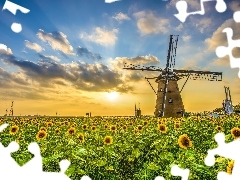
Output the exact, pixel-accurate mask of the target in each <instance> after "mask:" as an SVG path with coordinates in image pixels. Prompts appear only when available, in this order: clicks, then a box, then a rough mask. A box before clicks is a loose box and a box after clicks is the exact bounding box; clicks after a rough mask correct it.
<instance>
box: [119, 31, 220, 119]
mask: <svg viewBox="0 0 240 180" xmlns="http://www.w3.org/2000/svg"><path fill="white" fill-rule="evenodd" d="M177 43H178V35H170V41H169V47H168V55H167V64H166V67H165V68H164V69H161V68H159V67H155V66H149V67H144V66H141V65H133V64H130V65H126V63H125V65H124V68H123V69H128V70H142V71H158V72H160V75H159V76H158V77H153V78H146V77H145V79H146V80H147V81H148V83H149V84H150V86H151V88H152V89H153V91H154V93H155V94H156V96H157V99H156V106H155V112H154V115H155V117H182V116H183V114H184V112H185V110H184V105H183V101H182V98H181V92H182V90H183V88H184V86H185V85H186V83H187V81H188V79H189V78H190V79H193V80H197V79H205V80H209V81H222V73H221V72H210V71H195V70H178V69H174V66H175V59H176V50H177ZM184 77H186V81H185V83H184V84H183V86H182V88H181V89H180V90H179V87H178V83H177V82H178V80H180V79H182V78H184ZM149 79H155V82H156V83H157V84H158V91H157V92H156V91H155V90H154V88H153V86H152V85H151V83H150V81H149Z"/></svg>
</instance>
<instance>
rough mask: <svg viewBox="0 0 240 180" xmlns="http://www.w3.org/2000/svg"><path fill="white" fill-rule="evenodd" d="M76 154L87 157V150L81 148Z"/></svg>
mask: <svg viewBox="0 0 240 180" xmlns="http://www.w3.org/2000/svg"><path fill="white" fill-rule="evenodd" d="M76 154H77V155H86V154H87V150H86V149H85V148H79V149H78V150H77V151H76Z"/></svg>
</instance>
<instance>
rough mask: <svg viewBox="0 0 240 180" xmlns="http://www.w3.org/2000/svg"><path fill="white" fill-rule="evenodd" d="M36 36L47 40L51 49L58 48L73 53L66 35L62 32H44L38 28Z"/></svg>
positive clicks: (66, 52)
mask: <svg viewBox="0 0 240 180" xmlns="http://www.w3.org/2000/svg"><path fill="white" fill-rule="evenodd" d="M37 36H38V38H39V39H41V40H42V41H44V42H48V43H49V45H50V46H51V47H52V49H54V50H59V51H61V52H63V53H65V54H69V55H74V53H73V47H72V46H71V45H70V43H69V41H68V40H67V36H66V35H65V34H63V33H62V32H53V33H45V32H44V31H43V30H41V29H40V30H39V31H38V33H37Z"/></svg>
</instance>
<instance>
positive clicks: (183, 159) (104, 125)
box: [0, 115, 240, 180]
mask: <svg viewBox="0 0 240 180" xmlns="http://www.w3.org/2000/svg"><path fill="white" fill-rule="evenodd" d="M239 119H240V116H237V115H231V116H224V117H218V118H212V117H207V116H205V117H197V116H190V117H187V118H179V119H173V118H167V119H166V118H160V119H158V118H154V117H149V116H146V117H141V118H135V117H91V118H88V117H77V118H56V117H55V118H54V117H36V118H31V117H28V118H25V117H18V118H17V117H15V118H9V117H8V118H7V117H3V118H2V119H1V124H3V123H8V124H9V126H8V127H7V128H6V129H5V130H4V131H3V132H1V133H0V141H1V143H2V144H3V145H4V146H7V145H8V144H9V143H10V142H11V141H14V140H15V141H17V142H18V143H19V144H20V150H19V151H18V152H15V153H13V154H12V157H13V158H14V159H15V160H16V161H17V162H18V163H19V164H20V165H23V164H25V163H26V162H27V161H28V160H30V159H31V158H32V157H33V155H32V154H30V153H29V152H28V150H27V147H28V144H29V143H31V142H33V141H34V142H35V141H36V142H38V144H39V146H40V149H41V153H42V157H43V168H44V171H48V172H58V171H59V170H60V169H59V165H58V163H59V161H61V160H62V159H68V160H70V161H71V165H70V167H69V168H68V170H67V171H66V174H67V175H68V176H69V177H70V178H71V179H74V180H75V179H76V180H77V179H80V178H81V177H82V176H83V175H85V174H86V175H88V176H89V177H91V178H92V179H93V180H103V179H107V180H113V179H114V180H118V179H119V180H121V179H124V180H127V179H129V180H135V179H136V180H154V178H155V177H156V176H163V177H164V178H165V179H181V178H180V177H174V176H172V175H171V173H170V169H171V166H172V165H173V164H176V165H179V167H181V168H188V169H190V176H189V179H216V178H217V173H218V172H219V171H226V172H228V173H231V170H232V166H233V161H231V160H230V159H226V158H224V157H219V156H216V163H215V165H214V166H212V167H208V166H206V165H205V164H204V159H205V157H206V155H207V150H208V149H213V148H216V147H217V143H216V142H215V140H214V135H215V134H216V133H218V132H223V133H224V134H225V138H226V142H230V141H233V140H234V139H235V138H238V137H239V136H240V129H238V127H239V126H240V123H239Z"/></svg>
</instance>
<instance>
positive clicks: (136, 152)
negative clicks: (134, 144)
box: [132, 148, 141, 158]
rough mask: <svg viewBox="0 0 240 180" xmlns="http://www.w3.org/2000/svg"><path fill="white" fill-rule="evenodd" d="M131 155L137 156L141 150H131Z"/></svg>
mask: <svg viewBox="0 0 240 180" xmlns="http://www.w3.org/2000/svg"><path fill="white" fill-rule="evenodd" d="M132 155H133V156H134V157H136V158H138V157H139V156H140V155H141V152H140V150H139V149H138V148H136V149H134V150H133V152H132Z"/></svg>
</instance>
